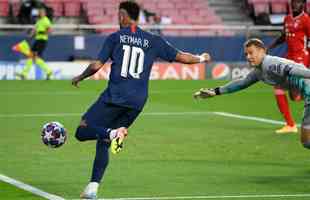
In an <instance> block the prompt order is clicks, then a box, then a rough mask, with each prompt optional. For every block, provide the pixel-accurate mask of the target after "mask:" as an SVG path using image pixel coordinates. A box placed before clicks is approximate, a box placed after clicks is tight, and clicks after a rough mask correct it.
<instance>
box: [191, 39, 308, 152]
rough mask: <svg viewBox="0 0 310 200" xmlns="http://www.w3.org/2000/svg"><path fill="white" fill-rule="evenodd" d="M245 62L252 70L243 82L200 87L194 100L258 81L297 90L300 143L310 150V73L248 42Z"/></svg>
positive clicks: (245, 86)
mask: <svg viewBox="0 0 310 200" xmlns="http://www.w3.org/2000/svg"><path fill="white" fill-rule="evenodd" d="M244 52H245V56H246V59H247V61H248V62H249V64H250V66H251V67H252V68H253V70H252V71H251V72H250V73H249V74H248V75H247V76H246V77H245V78H243V79H238V80H235V81H231V82H230V83H228V84H226V85H224V86H221V87H217V88H214V89H207V88H202V89H200V90H199V91H198V92H196V93H195V94H194V97H195V98H209V97H214V96H217V95H222V94H228V93H233V92H237V91H239V90H242V89H245V88H247V87H249V86H250V85H253V84H254V83H256V82H258V81H263V82H264V83H266V84H268V85H272V86H280V87H281V88H284V89H297V90H298V91H300V93H301V94H302V95H303V97H304V103H305V106H304V116H303V120H302V126H301V136H300V141H301V143H302V145H303V146H304V147H305V148H308V149H310V70H309V69H307V68H306V67H305V66H304V65H302V64H298V63H295V62H293V61H291V60H287V59H284V58H280V57H276V56H270V55H267V54H266V48H265V45H264V43H263V42H262V41H261V40H259V39H250V40H248V41H246V42H245V44H244Z"/></svg>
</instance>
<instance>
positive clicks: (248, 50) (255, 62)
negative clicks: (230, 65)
mask: <svg viewBox="0 0 310 200" xmlns="http://www.w3.org/2000/svg"><path fill="white" fill-rule="evenodd" d="M244 52H245V57H246V59H247V61H248V62H249V64H250V65H251V66H252V67H255V66H259V65H260V64H261V63H262V62H263V59H264V57H265V55H266V50H265V49H263V48H260V47H257V46H255V45H251V46H248V47H245V50H244Z"/></svg>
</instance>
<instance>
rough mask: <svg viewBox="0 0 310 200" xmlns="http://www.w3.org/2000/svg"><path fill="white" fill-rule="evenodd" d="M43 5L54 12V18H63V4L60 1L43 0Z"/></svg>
mask: <svg viewBox="0 0 310 200" xmlns="http://www.w3.org/2000/svg"><path fill="white" fill-rule="evenodd" d="M44 3H45V4H46V5H47V6H48V7H50V8H52V9H53V10H54V16H55V17H60V16H63V4H62V1H61V0H45V1H44Z"/></svg>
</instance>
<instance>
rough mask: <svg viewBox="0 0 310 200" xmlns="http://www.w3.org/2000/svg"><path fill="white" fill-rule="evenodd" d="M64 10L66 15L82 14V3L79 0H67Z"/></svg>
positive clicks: (75, 15)
mask: <svg viewBox="0 0 310 200" xmlns="http://www.w3.org/2000/svg"><path fill="white" fill-rule="evenodd" d="M64 11H65V16H66V17H77V16H80V11H81V3H80V2H79V1H72V0H65V1H64Z"/></svg>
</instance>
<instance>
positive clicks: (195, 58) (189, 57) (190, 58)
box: [175, 51, 211, 64]
mask: <svg viewBox="0 0 310 200" xmlns="http://www.w3.org/2000/svg"><path fill="white" fill-rule="evenodd" d="M175 60H176V61H177V62H180V63H184V64H196V63H202V62H210V61H211V56H210V55H209V54H208V53H203V54H201V55H193V54H191V53H187V52H182V51H179V52H178V53H177V55H176V58H175Z"/></svg>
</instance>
